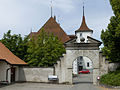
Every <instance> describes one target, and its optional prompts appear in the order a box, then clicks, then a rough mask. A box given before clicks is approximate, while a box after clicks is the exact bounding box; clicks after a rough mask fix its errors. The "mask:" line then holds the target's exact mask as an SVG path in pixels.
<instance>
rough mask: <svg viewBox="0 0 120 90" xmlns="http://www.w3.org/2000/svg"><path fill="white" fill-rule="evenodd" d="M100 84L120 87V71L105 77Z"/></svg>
mask: <svg viewBox="0 0 120 90" xmlns="http://www.w3.org/2000/svg"><path fill="white" fill-rule="evenodd" d="M100 83H101V84H105V85H110V86H120V70H117V71H114V72H110V73H108V74H105V75H103V76H102V77H101V79H100Z"/></svg>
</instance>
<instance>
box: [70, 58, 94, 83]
mask: <svg viewBox="0 0 120 90" xmlns="http://www.w3.org/2000/svg"><path fill="white" fill-rule="evenodd" d="M72 66H73V72H72V76H73V83H74V84H78V83H93V63H92V60H90V59H89V58H88V57H83V56H79V57H77V58H76V59H75V60H74V61H73V63H72Z"/></svg>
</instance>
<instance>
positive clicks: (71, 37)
mask: <svg viewBox="0 0 120 90" xmlns="http://www.w3.org/2000/svg"><path fill="white" fill-rule="evenodd" d="M68 36H69V38H70V39H74V38H77V37H76V36H75V35H68Z"/></svg>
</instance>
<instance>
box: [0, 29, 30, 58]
mask: <svg viewBox="0 0 120 90" xmlns="http://www.w3.org/2000/svg"><path fill="white" fill-rule="evenodd" d="M0 41H1V42H2V43H3V44H4V45H5V46H6V47H7V48H8V49H9V50H10V51H11V52H12V53H13V54H15V55H16V56H18V57H19V58H21V59H22V60H25V59H26V55H27V47H28V46H27V41H28V39H27V37H25V38H24V39H22V37H21V35H20V34H19V35H16V34H14V35H11V30H9V31H8V32H7V33H5V34H4V36H3V38H2V39H1V40H0Z"/></svg>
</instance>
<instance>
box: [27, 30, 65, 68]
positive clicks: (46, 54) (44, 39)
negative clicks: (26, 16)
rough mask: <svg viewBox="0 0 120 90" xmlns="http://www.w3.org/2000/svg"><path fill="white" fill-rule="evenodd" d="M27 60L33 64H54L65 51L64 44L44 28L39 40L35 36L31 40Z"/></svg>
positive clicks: (42, 65)
mask: <svg viewBox="0 0 120 90" xmlns="http://www.w3.org/2000/svg"><path fill="white" fill-rule="evenodd" d="M28 46H29V48H28V50H27V52H28V55H29V56H28V59H27V62H28V64H29V65H31V66H41V67H48V66H53V64H54V63H56V62H57V60H58V59H59V57H60V56H62V54H63V53H65V48H64V46H63V44H62V43H61V42H60V41H59V40H58V38H57V37H55V36H54V35H53V34H48V33H46V32H44V30H43V29H42V31H41V33H40V35H38V37H37V40H35V38H34V37H33V38H32V39H31V40H30V41H29V45H28Z"/></svg>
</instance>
